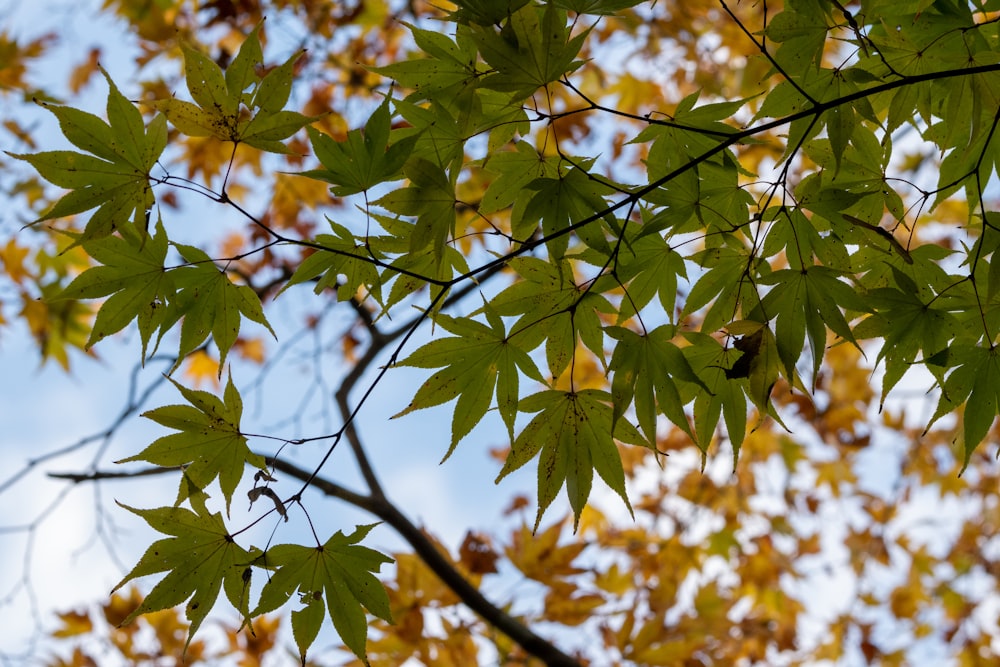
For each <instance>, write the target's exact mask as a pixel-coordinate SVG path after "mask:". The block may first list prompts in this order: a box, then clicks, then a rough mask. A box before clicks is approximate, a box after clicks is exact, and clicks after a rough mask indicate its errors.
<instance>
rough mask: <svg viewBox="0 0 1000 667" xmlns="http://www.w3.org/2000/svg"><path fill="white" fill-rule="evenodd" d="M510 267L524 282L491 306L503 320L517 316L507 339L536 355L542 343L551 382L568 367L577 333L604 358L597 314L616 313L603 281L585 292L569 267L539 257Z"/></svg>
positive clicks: (512, 263) (516, 261)
mask: <svg viewBox="0 0 1000 667" xmlns="http://www.w3.org/2000/svg"><path fill="white" fill-rule="evenodd" d="M509 266H510V268H512V269H513V270H514V271H515V272H517V273H518V275H520V276H521V278H523V279H524V280H520V281H518V282H515V283H514V284H513V285H511V286H510V287H508V288H506V289H505V290H504V291H503V292H501V293H500V294H498V295H497V296H496V297H495V298H494V299H493V304H492V305H493V307H494V308H495V309H496V311H497V313H499V314H500V315H501V316H503V317H512V316H517V317H518V319H517V320H516V321H515V322H514V324H513V325H511V327H510V329H509V330H510V334H509V335H510V337H511V338H513V339H514V340H515V342H516V343H517V344H518V346H520V347H521V349H523V350H533V349H535V348H536V347H538V346H539V345H540V344H542V342H544V343H545V356H546V360H547V361H548V367H549V368H548V370H549V374H550V375H551V376H552V377H558V376H559V374H560V373H562V372H563V371H564V370H565V369H566V367H567V366H568V365H569V362H570V360H571V359H572V358H573V352H574V350H575V349H576V341H577V334H579V336H580V339H581V340H582V341H583V343H584V344H585V345H586V346H587V347H588V348H590V349H591V350H592V351H593V352H594V354H595V355H597V356H598V357H599V358H603V355H604V352H603V337H604V330H603V324H602V322H601V319H600V317H599V316H598V313H599V312H602V313H613V312H614V308H613V306H612V305H611V304H610V302H608V300H607V299H606V298H604V296H602V295H601V291H602V290H603V289H605V286H604V285H603V284H602V280H603V279H600V280H599V281H598V282H597V283H595V284H594V289H593V290H588V291H583V290H580V289H579V288H578V287H577V285H576V283H575V282H574V278H573V271H572V268H571V267H570V265H569V263H568V262H558V263H555V264H552V263H550V262H547V261H545V260H542V259H539V258H537V257H517V258H514V259H513V260H511V262H510V263H509ZM608 280H610V278H608Z"/></svg>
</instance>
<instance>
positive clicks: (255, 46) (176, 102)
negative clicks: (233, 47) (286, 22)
mask: <svg viewBox="0 0 1000 667" xmlns="http://www.w3.org/2000/svg"><path fill="white" fill-rule="evenodd" d="M259 31H260V25H259V24H258V25H257V26H256V27H255V28H254V29H253V32H251V33H250V35H248V36H247V38H246V40H244V42H243V44H242V46H241V47H240V50H239V53H237V55H236V57H235V58H234V59H233V62H232V63H231V64H230V67H229V68H228V69H227V70H226V72H225V73H223V71H222V68H221V67H219V65H217V64H216V63H215V62H213V61H212V60H211V59H210V58H209V57H208V56H206V55H205V54H203V53H201V52H200V51H198V50H197V49H195V48H193V47H191V46H189V45H187V44H182V45H181V49H182V51H183V53H184V74H185V79H186V81H187V88H188V92H189V93H191V97H192V99H193V100H194V102H188V101H186V100H180V99H177V98H173V97H171V98H167V99H159V100H153V101H152V102H148V104H149V105H150V106H152V107H153V108H154V109H156V110H158V111H160V112H162V113H163V115H164V116H166V118H167V120H169V121H170V122H171V123H172V124H173V125H174V127H176V128H177V129H178V130H180V131H181V132H183V133H184V134H186V135H188V136H191V137H215V138H216V139H220V140H222V141H232V142H234V143H244V144H247V145H249V146H253V147H254V148H258V149H260V150H263V151H268V152H272V153H285V154H288V153H291V152H292V151H291V149H289V148H288V147H287V146H285V145H284V144H283V143H281V142H282V140H284V139H287V138H288V137H290V136H292V135H293V134H295V133H296V132H298V131H299V130H301V129H302V128H303V127H305V126H306V125H308V124H310V123H312V122H314V121H316V120H318V119H319V118H320V117H319V116H305V115H303V114H300V113H298V112H295V111H283V110H282V109H283V108H284V106H285V104H287V103H288V98H289V95H290V94H291V87H292V78H293V75H294V69H295V63H296V62H297V61H298V60H299V59H300V58H301V57H302V56H303V55H304V53H305V51H299V52H297V53H294V54H292V56H291V57H289V58H288V60H286V61H285V62H284V63H282V64H281V65H279V66H277V67H274V68H272V69H271V70H270V71H268V72H267V74H265V75H264V76H263V77H261V76H259V75H258V74H257V71H258V68H259V66H261V65H262V64H263V52H262V49H261V45H260V36H259V34H258V33H259Z"/></svg>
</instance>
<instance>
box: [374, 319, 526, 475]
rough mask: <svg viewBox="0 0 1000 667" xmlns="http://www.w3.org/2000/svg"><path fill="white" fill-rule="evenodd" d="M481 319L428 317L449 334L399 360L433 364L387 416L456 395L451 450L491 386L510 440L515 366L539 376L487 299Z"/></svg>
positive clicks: (480, 412)
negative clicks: (407, 398) (428, 373)
mask: <svg viewBox="0 0 1000 667" xmlns="http://www.w3.org/2000/svg"><path fill="white" fill-rule="evenodd" d="M483 312H484V313H485V314H486V318H487V324H484V323H481V322H476V321H474V320H469V319H458V318H453V317H449V316H447V315H443V314H438V315H437V316H435V318H434V321H435V323H436V324H438V325H440V326H441V328H443V329H444V330H446V331H448V332H450V333H453V334H455V337H451V338H441V339H438V340H434V341H431V342H430V343H427V344H426V345H424V346H423V347H421V348H420V349H418V350H416V351H415V352H414V353H413V354H411V355H410V356H409V357H407V358H406V359H405V360H403V361H401V362H399V363H400V365H401V366H416V367H419V368H439V367H443V368H442V370H440V371H438V372H436V373H434V374H433V375H432V376H431V377H429V378H428V379H427V380H426V381H425V382H424V383H423V384H422V385H421V386H420V388H419V389H418V390H417V393H416V394H415V395H414V397H413V400H412V401H410V404H409V405H408V406H407V407H406V409H404V410H402V411H401V412H399V413H397V414H395V415H393V417H392V418H393V419H395V418H397V417H402V416H403V415H406V414H409V413H410V412H413V411H414V410H420V409H423V408H429V407H432V406H434V405H440V404H441V403H444V402H446V401H450V400H452V399H453V398H455V397H458V401H456V403H455V412H454V416H453V418H452V426H451V434H452V435H451V446H450V447H449V449H448V453H447V454H445V459H447V458H448V457H449V456H451V453H452V452H453V451H454V450H455V446H456V445H457V444H458V442H459V440H461V439H462V438H463V437H465V436H466V435H467V434H468V433H469V431H471V430H472V427H474V426H475V425H476V424H478V423H479V421H480V420H482V418H483V416H484V415H485V414H486V411H487V410H488V409H489V406H490V403H491V401H492V400H493V395H494V388H495V389H496V399H497V408H498V410H499V412H500V416H501V417H502V418H503V421H504V423H505V424H506V425H507V431H508V433H509V434H510V436H511V440H513V430H514V420H515V418H516V416H517V401H518V386H519V372H520V373H524V374H525V375H527V376H528V377H530V378H532V379H534V380H537V381H538V382H543V381H544V380H543V379H542V375H541V373H539V372H538V368H537V366H535V362H534V361H532V360H531V357H529V356H528V354H527V353H526V352H525V351H524V350H522V349H520V348H519V347H518V346H517V345H516V344H515V343H513V342H511V341H510V340H509V338H508V335H507V331H506V328H505V327H504V323H503V320H502V319H501V318H500V316H499V315H497V313H496V312H495V311H494V310H493V308H492V307H490V306H489V304H488V303H487V304H485V305H484V306H483Z"/></svg>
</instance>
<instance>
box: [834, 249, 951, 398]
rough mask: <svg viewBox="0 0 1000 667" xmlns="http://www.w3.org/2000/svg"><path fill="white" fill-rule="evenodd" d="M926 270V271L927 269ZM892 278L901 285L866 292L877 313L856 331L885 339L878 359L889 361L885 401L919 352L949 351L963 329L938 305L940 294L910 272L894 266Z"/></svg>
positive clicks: (927, 354)
mask: <svg viewBox="0 0 1000 667" xmlns="http://www.w3.org/2000/svg"><path fill="white" fill-rule="evenodd" d="M925 273H926V270H925ZM891 275H892V277H893V279H894V281H895V283H896V285H897V286H898V287H894V286H886V287H877V288H875V289H872V290H869V291H868V293H867V294H866V295H865V298H866V300H867V301H868V303H870V304H871V306H872V308H873V310H874V314H873V315H872V316H871V317H868V318H867V319H865V320H863V321H861V322H860V323H858V325H857V327H855V330H854V334H855V336H856V337H858V338H869V337H878V338H882V339H883V340H884V342H883V345H882V348H881V350H879V353H878V358H877V361H879V362H880V361H882V360H885V378H884V379H883V381H882V399H881V400H882V401H883V402H884V401H885V398H886V396H887V395H888V394H889V391H891V390H892V388H893V387H895V386H896V384H897V383H898V382H899V381H900V379H902V377H903V375H905V374H906V372H907V371H908V370H910V368H911V367H912V365H913V363H914V361H915V359H916V357H917V354H918V353H919V352H921V351H922V352H923V356H924V358H927V359H929V358H933V357H934V356H935V355H937V354H939V353H941V352H942V351H944V350H946V349H947V348H946V346H947V345H948V343H949V341H951V339H952V338H954V337H955V335H956V333H957V332H958V331H959V329H960V327H959V323H958V320H957V319H956V317H955V316H954V315H953V314H952V313H950V312H948V311H947V310H945V309H942V308H938V307H936V304H937V303H938V302H939V301H938V299H937V296H936V295H934V294H933V293H929V292H928V290H927V289H926V288H924V289H921V288H920V287H919V286H918V285H917V283H916V282H914V280H913V279H912V278H910V277H909V276H908V275H907V274H906V273H904V272H903V271H900V270H898V269H896V268H895V267H892V274H891Z"/></svg>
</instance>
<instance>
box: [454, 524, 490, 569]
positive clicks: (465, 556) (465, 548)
mask: <svg viewBox="0 0 1000 667" xmlns="http://www.w3.org/2000/svg"><path fill="white" fill-rule="evenodd" d="M458 556H459V559H460V562H461V563H462V565H464V566H465V568H466V569H467V570H468V571H469V572H471V573H472V574H490V573H493V572H496V571H497V565H496V563H497V559H498V558H500V554H498V553H497V552H496V551H494V550H493V545H492V544H491V543H490V538H489V536H488V535H483V534H482V533H473V532H472V531H471V530H470V531H468V532H466V533H465V539H464V540H462V546H460V547H459V548H458Z"/></svg>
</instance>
